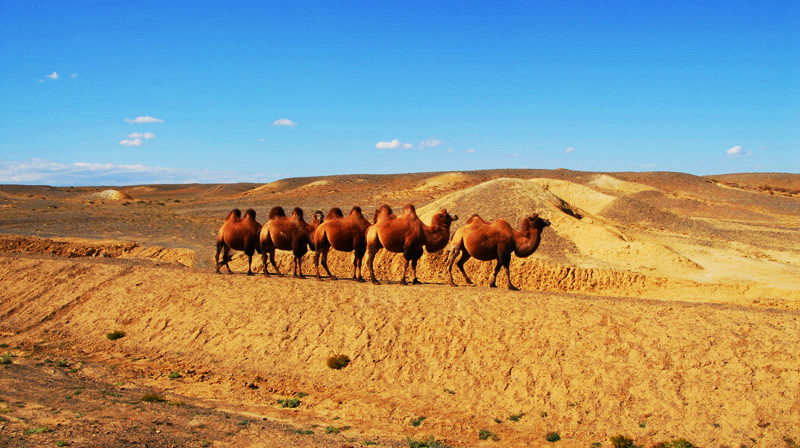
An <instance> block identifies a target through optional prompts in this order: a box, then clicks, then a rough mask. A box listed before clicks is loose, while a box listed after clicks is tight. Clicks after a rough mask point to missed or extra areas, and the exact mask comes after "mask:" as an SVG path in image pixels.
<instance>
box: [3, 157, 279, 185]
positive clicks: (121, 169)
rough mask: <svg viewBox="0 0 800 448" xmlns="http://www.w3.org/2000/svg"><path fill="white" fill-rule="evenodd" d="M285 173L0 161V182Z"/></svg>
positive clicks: (249, 178) (145, 180) (208, 179)
mask: <svg viewBox="0 0 800 448" xmlns="http://www.w3.org/2000/svg"><path fill="white" fill-rule="evenodd" d="M281 177H286V174H281V173H267V174H264V173H257V174H256V173H237V172H234V171H211V170H193V169H178V168H163V167H158V166H146V165H117V164H113V163H87V162H77V163H58V162H53V161H51V160H42V159H30V160H26V161H8V160H0V184H45V185H87V186H88V185H137V184H176V183H180V184H182V183H231V182H272V181H274V180H277V179H279V178H281Z"/></svg>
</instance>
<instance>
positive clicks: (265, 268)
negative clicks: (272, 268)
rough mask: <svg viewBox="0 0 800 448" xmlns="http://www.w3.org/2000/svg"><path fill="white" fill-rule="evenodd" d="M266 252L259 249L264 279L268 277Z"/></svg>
mask: <svg viewBox="0 0 800 448" xmlns="http://www.w3.org/2000/svg"><path fill="white" fill-rule="evenodd" d="M267 258H268V256H267V250H266V249H261V263H263V264H264V277H269V269H267Z"/></svg>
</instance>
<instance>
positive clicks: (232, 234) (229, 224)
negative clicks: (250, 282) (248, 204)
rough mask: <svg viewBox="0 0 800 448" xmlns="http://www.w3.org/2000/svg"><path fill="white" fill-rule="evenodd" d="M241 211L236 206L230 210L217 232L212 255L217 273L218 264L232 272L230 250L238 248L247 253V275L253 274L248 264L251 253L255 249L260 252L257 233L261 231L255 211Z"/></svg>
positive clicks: (251, 258) (250, 259)
mask: <svg viewBox="0 0 800 448" xmlns="http://www.w3.org/2000/svg"><path fill="white" fill-rule="evenodd" d="M244 214H245V216H244V218H242V212H241V210H239V209H238V208H236V209H233V210H231V212H230V213H228V216H227V217H226V218H225V222H224V223H223V224H222V227H220V228H219V231H218V232H217V253H216V255H214V264H215V265H216V268H217V274H219V267H220V265H224V266H225V267H226V268H228V273H229V274H230V273H232V271H231V267H230V266H229V265H228V262H229V261H230V260H231V256H230V251H231V249H232V250H240V251H244V253H245V254H246V255H247V275H253V270H252V269H251V267H250V264H251V263H252V262H253V254H254V253H255V252H256V251H257V252H258V253H261V247H260V245H259V242H258V233H259V231H261V224H259V223H258V222H257V221H256V211H255V210H253V209H247V211H246V212H244ZM220 251H223V253H222V262H221V263H220V261H219V253H220Z"/></svg>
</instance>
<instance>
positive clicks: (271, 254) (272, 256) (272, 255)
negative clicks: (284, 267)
mask: <svg viewBox="0 0 800 448" xmlns="http://www.w3.org/2000/svg"><path fill="white" fill-rule="evenodd" d="M269 261H270V263H272V267H273V268H275V275H277V276H278V277H283V274H281V271H280V270H279V269H278V265H277V264H275V249H270V250H269Z"/></svg>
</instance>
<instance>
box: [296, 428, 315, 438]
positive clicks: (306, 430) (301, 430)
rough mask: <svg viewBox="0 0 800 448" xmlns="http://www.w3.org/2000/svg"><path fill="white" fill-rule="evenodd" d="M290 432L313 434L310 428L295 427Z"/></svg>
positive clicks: (304, 434)
mask: <svg viewBox="0 0 800 448" xmlns="http://www.w3.org/2000/svg"><path fill="white" fill-rule="evenodd" d="M292 432H293V433H295V434H300V435H303V436H307V435H309V434H314V431H312V430H310V429H295V430H292Z"/></svg>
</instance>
